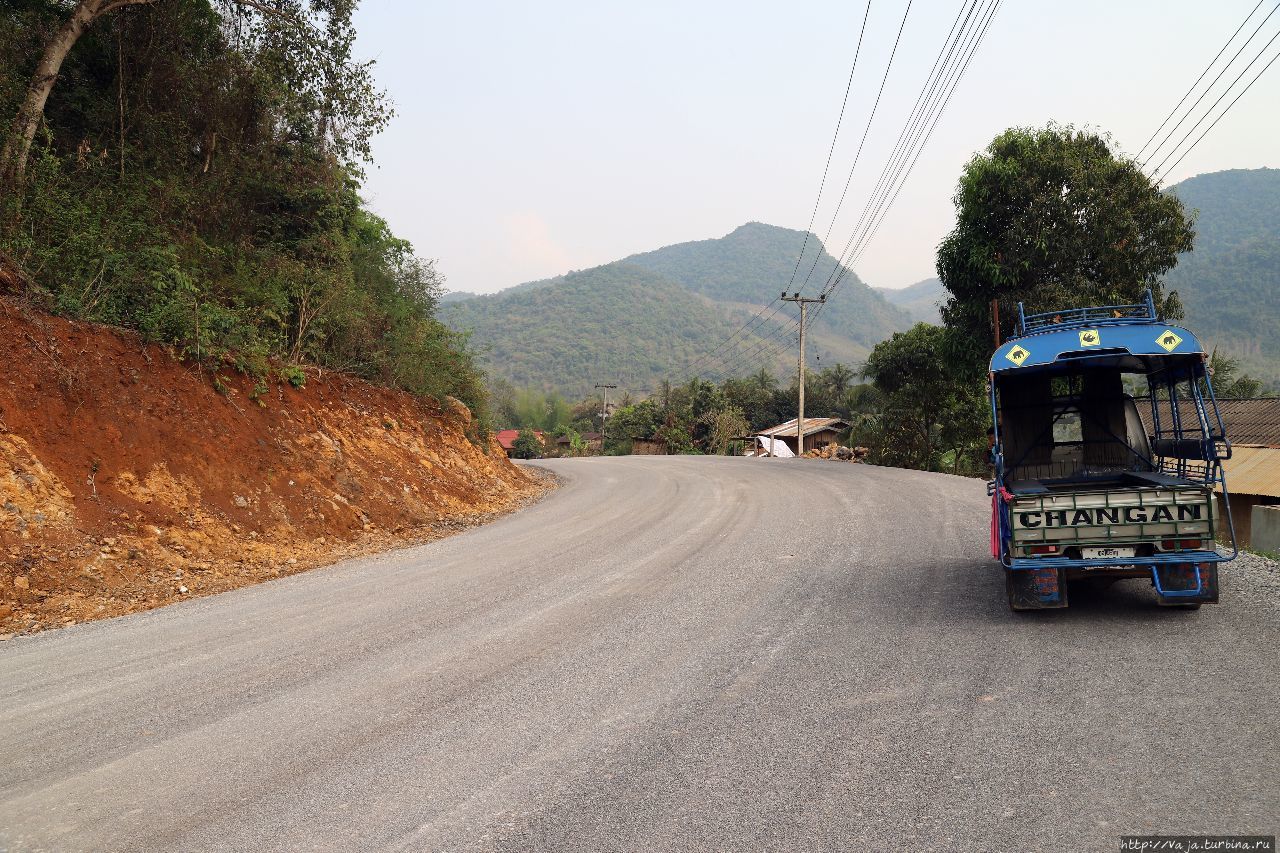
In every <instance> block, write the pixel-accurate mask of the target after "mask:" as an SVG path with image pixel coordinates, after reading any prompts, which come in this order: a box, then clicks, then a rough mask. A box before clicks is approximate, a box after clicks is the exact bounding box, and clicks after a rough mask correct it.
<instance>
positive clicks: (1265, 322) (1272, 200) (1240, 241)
mask: <svg viewBox="0 0 1280 853" xmlns="http://www.w3.org/2000/svg"><path fill="white" fill-rule="evenodd" d="M1170 191H1171V192H1173V193H1175V194H1177V196H1178V198H1180V199H1181V200H1182V203H1183V204H1184V205H1186V207H1187V208H1188V210H1194V211H1196V212H1197V214H1198V215H1197V219H1196V242H1195V249H1194V250H1193V251H1192V252H1189V253H1188V254H1186V255H1183V256H1182V258H1181V259H1180V260H1179V262H1178V266H1177V267H1176V268H1174V270H1173V271H1172V272H1171V273H1170V274H1169V275H1168V277H1167V279H1166V281H1167V283H1168V286H1169V287H1170V288H1173V289H1176V290H1177V291H1178V295H1179V296H1180V297H1181V298H1182V301H1183V303H1184V304H1185V305H1186V309H1187V325H1188V326H1189V327H1190V328H1191V329H1192V330H1193V331H1195V332H1196V333H1197V334H1199V335H1200V336H1201V337H1202V338H1203V339H1204V340H1205V341H1206V342H1207V343H1209V344H1211V345H1217V346H1218V347H1219V348H1221V349H1222V350H1223V351H1224V352H1226V353H1227V354H1229V355H1231V356H1235V357H1239V358H1240V359H1241V361H1242V363H1243V365H1244V367H1245V369H1246V370H1247V371H1248V372H1250V373H1252V374H1254V375H1255V376H1257V377H1259V378H1261V379H1265V380H1267V381H1269V382H1271V383H1273V384H1280V169H1248V170H1246V169H1233V170H1230V171H1226V172H1215V173H1212V174H1208V175H1197V176H1196V177H1194V178H1188V179H1187V180H1185V181H1183V182H1182V183H1180V184H1177V185H1176V186H1174V187H1171V188H1170Z"/></svg>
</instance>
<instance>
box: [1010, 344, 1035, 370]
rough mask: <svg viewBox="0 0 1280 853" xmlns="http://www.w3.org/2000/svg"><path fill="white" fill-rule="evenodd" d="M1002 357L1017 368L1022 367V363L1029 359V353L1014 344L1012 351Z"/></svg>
mask: <svg viewBox="0 0 1280 853" xmlns="http://www.w3.org/2000/svg"><path fill="white" fill-rule="evenodd" d="M1004 357H1005V358H1007V359H1009V360H1010V361H1012V362H1013V363H1014V364H1016V365H1018V367H1022V362H1024V361H1026V360H1027V359H1029V358H1031V353H1030V352H1028V351H1027V350H1025V349H1023V348H1022V347H1020V346H1018V345H1017V344H1014V345H1013V349H1011V350H1009V351H1008V352H1007V353H1005V354H1004Z"/></svg>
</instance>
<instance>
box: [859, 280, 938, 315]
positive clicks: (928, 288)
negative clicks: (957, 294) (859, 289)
mask: <svg viewBox="0 0 1280 853" xmlns="http://www.w3.org/2000/svg"><path fill="white" fill-rule="evenodd" d="M876 292H877V293H879V294H880V295H881V296H883V297H884V298H885V299H886V300H888V301H889V302H890V304H893V305H897V306H898V307H899V308H902V309H904V310H906V311H908V312H909V313H910V314H911V318H912V319H913V320H915V321H917V322H920V323H934V324H937V323H940V322H941V321H942V316H941V314H940V312H939V311H938V303H939V302H941V301H942V300H943V299H945V298H946V296H947V291H946V288H944V287H943V286H942V282H941V281H939V280H938V279H937V278H936V277H934V278H926V279H925V280H924V281H918V282H916V283H915V284H913V285H911V286H910V287H904V288H902V289H900V290H892V289H890V288H888V287H877V288H876Z"/></svg>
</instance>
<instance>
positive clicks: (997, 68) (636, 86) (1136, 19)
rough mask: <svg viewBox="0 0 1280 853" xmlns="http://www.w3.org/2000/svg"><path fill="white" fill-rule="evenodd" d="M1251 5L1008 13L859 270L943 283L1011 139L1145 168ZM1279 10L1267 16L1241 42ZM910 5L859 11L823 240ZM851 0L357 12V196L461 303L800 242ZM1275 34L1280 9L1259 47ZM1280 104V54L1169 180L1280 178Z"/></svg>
mask: <svg viewBox="0 0 1280 853" xmlns="http://www.w3.org/2000/svg"><path fill="white" fill-rule="evenodd" d="M1256 3H1257V0H1216V2H1212V3H1205V2H1203V0H1110V2H1104V0H1073V2H1069V3H1063V2H1049V0H1005V2H1004V3H1003V5H1002V6H1001V7H1000V10H999V12H998V13H997V15H996V18H995V21H994V23H993V24H992V26H991V29H990V31H989V32H988V34H987V38H986V41H985V42H984V43H983V46H982V48H981V49H980V50H979V52H978V54H977V56H976V58H975V59H974V61H973V64H972V66H971V67H970V69H969V72H968V74H967V76H966V77H965V78H964V80H963V81H962V83H961V84H960V88H959V90H958V91H957V92H956V95H955V97H954V98H953V99H952V101H951V105H950V107H949V108H948V110H947V113H946V115H945V116H944V117H943V118H942V121H941V123H940V124H939V125H938V129H937V131H936V132H935V134H934V136H933V139H932V141H931V142H930V144H929V147H928V148H927V149H926V151H925V153H924V154H923V155H922V156H921V158H920V161H919V163H918V164H917V166H916V169H915V171H914V172H913V173H912V175H911V178H910V180H909V181H908V183H907V185H906V187H905V188H904V189H903V191H902V193H901V195H900V196H899V197H898V200H897V202H896V204H895V206H894V207H893V209H892V211H891V212H890V213H889V216H888V218H887V219H886V220H885V223H884V226H883V227H882V228H881V230H880V232H879V234H878V236H877V237H876V239H875V242H874V243H873V244H872V245H871V246H870V247H869V248H868V250H867V251H866V253H865V255H864V256H863V258H862V260H861V262H860V263H859V264H858V266H857V269H856V271H857V273H858V274H859V275H860V276H861V277H862V278H863V279H864V280H865V281H867V282H868V283H869V284H872V285H875V286H883V287H902V286H906V285H908V284H912V283H914V282H915V281H918V280H920V279H922V278H926V277H928V276H931V275H933V274H934V272H933V267H934V249H935V247H936V246H937V244H938V241H939V240H940V239H941V238H942V237H943V235H944V234H945V233H946V232H947V231H948V230H949V229H950V227H951V225H952V204H951V195H952V192H953V189H954V186H955V182H956V178H957V176H958V175H959V173H960V170H961V168H962V167H963V165H964V163H965V161H966V160H967V159H968V158H969V157H970V156H972V154H973V153H974V152H975V151H978V150H980V149H981V148H983V147H984V146H985V145H986V144H987V143H988V142H990V140H991V139H992V137H993V136H994V135H995V134H997V133H999V132H1000V131H1001V130H1003V129H1004V128H1006V127H1009V126H1012V125H1043V124H1044V123H1045V122H1047V121H1049V120H1055V121H1058V122H1062V123H1075V124H1078V125H1090V126H1094V127H1096V128H1099V129H1101V130H1105V131H1108V132H1110V133H1111V134H1112V135H1113V136H1114V138H1115V139H1116V141H1117V142H1118V143H1119V144H1120V145H1121V147H1122V148H1124V149H1125V150H1126V151H1130V152H1133V153H1136V151H1137V149H1138V148H1140V147H1141V146H1142V144H1143V143H1144V142H1145V141H1146V140H1147V138H1148V137H1149V136H1150V135H1151V134H1152V132H1154V131H1155V129H1156V127H1157V126H1158V125H1159V124H1160V122H1161V121H1162V120H1163V118H1164V117H1165V115H1166V114H1167V113H1168V112H1169V110H1171V109H1172V108H1173V106H1174V104H1176V103H1177V101H1178V99H1179V98H1180V97H1181V96H1182V94H1183V93H1184V92H1185V91H1186V90H1187V88H1188V87H1189V86H1190V85H1191V83H1192V81H1194V80H1195V78H1196V77H1197V76H1198V75H1199V73H1200V71H1201V70H1202V69H1203V68H1204V66H1205V65H1206V64H1207V63H1208V62H1209V60H1210V59H1212V58H1213V56H1214V54H1216V53H1217V52H1218V50H1219V49H1220V48H1221V47H1222V44H1223V43H1224V42H1225V41H1226V39H1227V37H1228V36H1230V35H1231V33H1232V32H1233V31H1234V30H1235V29H1236V27H1237V26H1239V24H1240V22H1241V21H1242V20H1244V18H1245V16H1246V14H1248V12H1249V11H1250V10H1251V9H1252V8H1254V6H1255V5H1256ZM1275 3H1276V0H1266V2H1265V3H1264V4H1263V8H1262V9H1261V10H1260V11H1259V13H1258V14H1257V15H1256V16H1255V17H1254V19H1253V22H1252V23H1251V24H1250V25H1249V26H1248V27H1247V28H1246V30H1245V33H1243V34H1242V35H1241V37H1240V38H1239V39H1238V40H1237V41H1240V40H1242V39H1243V37H1244V35H1246V34H1247V33H1248V32H1250V31H1251V30H1252V29H1253V27H1254V26H1255V25H1256V24H1257V23H1258V22H1260V21H1261V20H1262V18H1263V16H1264V15H1265V14H1266V12H1267V11H1269V10H1270V8H1271V7H1273V6H1274V5H1275ZM959 7H960V0H915V2H914V5H913V6H912V8H911V12H910V14H909V16H908V18H907V23H906V27H905V30H904V31H903V35H902V41H901V45H900V47H899V49H898V54H897V57H896V59H895V60H894V64H893V68H892V70H891V71H890V74H889V78H888V83H887V84H886V87H885V91H884V97H883V100H882V102H881V105H880V108H879V112H878V113H877V115H876V118H875V121H874V123H873V124H872V125H871V130H870V134H869V136H868V138H867V142H866V148H865V150H864V151H863V154H862V159H861V162H860V163H859V165H858V167H857V169H856V170H855V171H854V176H853V183H852V185H851V187H850V191H849V197H848V200H847V201H846V202H845V207H844V210H843V212H842V213H841V216H840V218H839V219H838V220H837V221H836V223H835V226H834V229H833V230H832V236H831V239H830V240H829V241H828V248H830V249H831V250H832V251H833V253H834V252H837V251H838V250H839V248H840V247H842V246H843V245H844V243H845V241H846V240H847V239H848V236H849V234H850V233H851V231H852V229H853V225H854V222H855V221H856V219H857V217H858V214H859V213H860V212H861V210H862V205H863V203H864V201H865V198H866V194H867V193H868V192H869V190H870V188H871V186H872V185H873V184H874V181H875V179H876V177H877V176H878V175H879V172H880V169H881V167H882V165H883V164H884V162H885V160H886V159H887V157H888V154H889V151H890V150H891V147H892V145H893V142H894V141H895V140H896V139H897V136H898V133H899V132H900V130H901V129H902V125H903V122H904V121H905V119H906V117H907V115H908V113H909V111H910V109H911V106H912V104H913V103H914V102H915V98H916V95H917V93H918V92H919V90H920V86H921V84H922V83H923V82H924V80H925V78H926V76H927V74H928V72H929V69H930V67H931V65H932V64H933V60H934V58H935V56H936V55H937V52H938V50H939V48H940V47H941V45H942V43H943V40H944V38H945V36H946V34H947V31H948V29H949V28H950V26H951V23H952V21H953V20H954V17H955V14H956V11H957V10H958V9H959ZM905 8H906V0H872V5H871V12H870V18H869V22H868V24H867V38H866V41H865V42H864V45H863V51H862V58H861V59H860V61H859V66H858V71H857V74H856V76H855V78H854V81H853V91H852V93H851V95H850V98H849V106H848V111H847V113H846V118H845V123H844V128H843V130H842V131H841V135H840V144H839V146H838V147H837V150H836V156H835V159H834V161H833V164H832V170H831V171H832V176H831V178H829V183H828V189H827V192H826V193H825V194H824V198H823V205H822V209H821V210H820V211H819V215H818V219H817V222H816V223H815V225H814V230H815V232H816V233H818V234H819V236H821V235H822V234H824V233H825V232H826V230H827V228H828V226H829V225H830V223H831V217H832V212H833V208H834V203H835V201H836V198H837V197H838V195H839V188H840V186H841V185H842V184H843V183H844V180H845V177H846V176H847V175H848V173H849V169H850V166H851V164H852V161H853V154H854V151H855V149H856V148H857V144H858V141H859V138H860V136H861V134H862V131H863V128H864V127H865V126H866V122H867V117H868V114H869V112H870V109H871V104H872V101H873V99H874V96H875V91H876V88H877V87H878V86H879V83H880V78H881V75H882V74H883V73H884V67H885V63H886V61H887V59H888V56H889V50H890V48H891V46H892V42H893V36H894V33H895V31H896V30H897V27H898V23H899V21H900V20H901V16H902V13H903V10H904V9H905ZM865 9H866V6H865V3H864V2H863V0H847V1H846V2H839V3H838V2H790V3H778V2H768V3H765V2H745V0H735V1H734V2H728V1H727V0H724V1H723V2H722V0H685V2H662V0H650V2H647V3H625V4H624V3H618V2H609V0H594V2H556V0H551V2H545V3H536V4H535V3H525V2H519V3H516V2H507V3H501V2H499V3H462V2H412V0H365V3H364V6H363V8H362V10H361V11H360V13H359V19H358V26H359V31H360V43H359V52H360V53H361V54H362V55H363V56H364V57H367V58H372V59H376V60H377V68H376V75H377V78H378V80H379V82H380V83H381V85H382V86H384V87H385V88H386V89H387V90H388V91H389V93H390V95H391V97H392V98H393V99H394V101H395V103H396V108H397V111H398V115H397V117H396V118H395V119H394V120H393V121H392V123H391V125H390V127H389V128H388V129H387V130H386V131H385V132H384V133H383V135H382V136H381V137H380V138H379V139H378V141H377V142H376V144H375V146H374V154H375V162H376V166H375V167H373V168H371V169H370V172H369V179H368V182H367V185H366V189H365V194H366V197H367V198H368V199H369V201H370V202H371V204H372V206H373V208H374V209H375V210H376V211H377V212H379V213H380V214H382V215H383V216H385V217H386V218H387V219H388V220H389V221H390V223H391V225H392V227H393V229H394V230H395V231H396V232H397V233H399V234H401V235H402V236H405V237H407V238H409V239H410V240H412V241H413V243H414V245H415V247H416V248H417V250H418V253H419V254H421V255H424V256H426V257H432V258H436V259H438V261H439V267H440V270H441V271H442V272H443V273H444V274H445V275H446V276H447V278H448V285H449V287H450V289H453V290H472V291H480V292H490V291H494V290H499V289H501V288H504V287H509V286H510V285H513V284H518V283H520V282H522V281H528V280H531V279H537V278H545V277H548V276H552V275H557V274H559V273H562V272H566V271H568V270H570V269H583V268H586V267H591V266H595V265H598V264H602V263H607V262H609V261H612V260H615V259H617V258H620V257H623V256H625V255H628V254H632V253H634V252H639V251H644V250H648V249H653V248H657V247H659V246H664V245H668V244H671V243H678V242H683V241H686V240H698V239H705V238H709V237H719V236H722V235H724V234H727V233H728V232H729V231H731V230H733V229H734V228H735V227H737V226H738V225H741V224H742V223H744V222H749V221H760V222H767V223H771V224H774V225H782V226H786V227H791V228H804V227H805V226H806V225H807V224H808V221H809V216H810V213H811V211H812V208H813V204H814V199H815V197H816V194H817V190H818V182H819V179H820V177H821V174H822V166H823V162H824V160H825V158H826V154H827V149H828V146H829V145H830V142H831V135H832V130H833V128H834V125H835V121H836V115H837V112H838V110H839V107H840V99H841V96H842V95H843V92H844V87H845V83H846V82H847V79H848V74H849V66H850V63H851V62H852V59H853V53H854V47H855V44H856V41H857V35H858V28H859V26H860V24H861V21H862V16H863V13H864V11H865ZM1278 29H1280V13H1277V14H1276V15H1275V16H1273V17H1272V19H1271V20H1270V21H1269V22H1268V24H1267V25H1266V26H1265V27H1264V29H1263V31H1262V34H1261V36H1262V37H1263V38H1268V37H1270V35H1271V34H1273V33H1274V32H1276V31H1277V30H1278ZM1262 43H1263V41H1262V40H1261V39H1259V40H1258V41H1256V42H1255V43H1254V45H1253V46H1252V47H1251V48H1250V50H1248V51H1246V53H1245V58H1246V59H1248V58H1252V55H1253V53H1254V52H1256V51H1257V49H1258V48H1260V47H1261V45H1262ZM1274 51H1275V46H1273V48H1272V50H1271V51H1268V53H1267V56H1266V57H1264V58H1263V59H1262V60H1260V61H1259V62H1258V64H1257V65H1255V66H1254V69H1253V70H1252V71H1250V72H1249V73H1248V74H1247V75H1246V76H1245V78H1244V80H1242V82H1241V85H1243V83H1245V82H1247V81H1248V80H1249V79H1251V78H1252V76H1253V73H1254V72H1256V71H1257V70H1258V69H1260V68H1261V67H1262V66H1263V64H1265V62H1266V60H1267V58H1269V57H1270V56H1271V55H1272V54H1273V53H1274ZM1231 53H1234V47H1233V48H1232V50H1230V51H1229V52H1228V56H1229V55H1230V54H1231ZM1225 58H1226V57H1224V60H1222V61H1225ZM1220 62H1221V61H1220ZM1240 67H1243V62H1241V63H1240ZM1214 73H1216V69H1215V72H1214ZM1235 73H1236V72H1234V71H1233V72H1231V73H1230V74H1229V75H1228V76H1227V77H1226V78H1224V80H1223V81H1222V82H1221V83H1220V84H1219V85H1220V86H1225V84H1226V83H1227V82H1228V81H1229V80H1230V79H1231V78H1233V77H1234V76H1235ZM1212 76H1213V75H1212V74H1211V75H1210V77H1212ZM1216 97H1217V93H1216V91H1215V92H1214V94H1212V95H1211V96H1210V97H1209V98H1208V99H1206V100H1205V102H1204V103H1203V104H1202V107H1204V106H1207V105H1208V104H1209V103H1211V102H1212V101H1213V99H1214V98H1216ZM1229 101H1230V97H1228V98H1227V99H1226V100H1225V101H1223V106H1225V105H1226V103H1228V102H1229ZM1278 107H1280V63H1277V65H1276V66H1273V67H1272V68H1271V70H1270V71H1269V72H1268V73H1267V74H1266V75H1265V76H1263V78H1262V79H1261V80H1259V82H1258V83H1257V85H1255V86H1254V87H1253V89H1251V90H1250V91H1249V93H1248V94H1247V95H1245V96H1244V98H1243V99H1242V100H1241V101H1240V102H1239V103H1238V104H1237V105H1236V107H1235V108H1234V109H1233V110H1232V111H1231V112H1230V113H1229V114H1228V116H1227V117H1226V118H1225V119H1224V120H1223V121H1222V122H1221V123H1220V124H1219V125H1218V126H1217V127H1216V128H1215V129H1214V131H1213V132H1212V133H1211V134H1210V135H1209V136H1208V137H1207V138H1206V139H1205V140H1204V142H1202V143H1201V144H1200V146H1199V147H1198V148H1197V149H1196V150H1195V151H1194V152H1192V154H1191V155H1190V156H1189V157H1187V159H1186V160H1184V161H1183V163H1182V164H1181V166H1179V167H1178V169H1177V170H1176V171H1175V172H1173V173H1172V174H1171V175H1170V176H1169V182H1176V181H1178V180H1181V179H1182V178H1185V177H1187V176H1190V175H1194V174H1199V173H1201V172H1209V171H1217V170H1220V169H1228V168H1257V167H1260V166H1271V167H1276V166H1280V109H1278ZM1186 127H1189V123H1188V125H1186V126H1184V129H1183V130H1182V131H1179V132H1178V136H1181V134H1182V133H1183V132H1184V131H1185V129H1186ZM1194 138H1195V137H1194V136H1193V137H1192V139H1194Z"/></svg>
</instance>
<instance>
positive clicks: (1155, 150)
mask: <svg viewBox="0 0 1280 853" xmlns="http://www.w3.org/2000/svg"><path fill="white" fill-rule="evenodd" d="M1277 11H1280V3H1277V4H1276V6H1275V8H1273V9H1272V10H1271V11H1270V12H1268V13H1267V16H1266V17H1265V18H1263V19H1262V23H1260V24H1258V26H1257V27H1256V28H1255V29H1254V31H1253V32H1252V33H1250V34H1249V37H1248V38H1247V39H1245V40H1244V44H1242V45H1240V49H1239V50H1237V51H1236V52H1235V55H1234V56H1232V57H1231V59H1230V60H1229V61H1228V62H1227V64H1226V65H1224V66H1222V70H1221V71H1219V72H1218V76H1216V77H1214V78H1213V82H1211V83H1210V84H1209V85H1208V86H1207V87H1205V90H1204V91H1203V92H1201V93H1200V97H1198V98H1196V102H1195V103H1194V104H1192V105H1191V106H1190V108H1188V109H1187V111H1186V112H1185V113H1183V115H1182V118H1180V119H1178V123H1177V124H1175V125H1174V126H1173V127H1172V129H1170V130H1169V132H1168V133H1167V134H1165V137H1164V139H1163V140H1162V141H1161V142H1160V144H1159V145H1157V146H1156V147H1155V148H1153V149H1151V153H1150V154H1148V155H1147V158H1146V159H1145V160H1143V161H1142V168H1144V169H1145V168H1147V164H1148V163H1150V162H1151V161H1152V160H1154V159H1155V158H1156V155H1157V154H1159V153H1160V149H1161V148H1163V147H1164V146H1165V144H1166V143H1167V142H1168V141H1169V140H1170V139H1172V138H1173V135H1174V134H1175V133H1177V132H1178V128H1180V127H1182V123H1183V122H1184V121H1186V120H1187V119H1188V118H1190V117H1191V114H1192V113H1193V112H1195V111H1196V107H1198V106H1200V102H1201V101H1203V100H1204V99H1205V97H1206V96H1207V95H1208V94H1209V93H1210V92H1212V91H1213V87H1214V86H1216V85H1218V81H1219V80H1221V79H1222V76H1223V75H1224V74H1226V73H1227V71H1228V70H1230V68H1231V66H1232V65H1234V64H1235V61H1236V60H1237V59H1239V58H1240V54H1242V53H1244V51H1245V48H1247V47H1248V46H1249V44H1250V43H1251V42H1252V41H1253V40H1254V38H1255V37H1256V36H1257V35H1258V33H1259V31H1261V30H1262V28H1263V27H1264V26H1266V23H1267V21H1269V20H1271V16H1272V15H1274V14H1275V13H1276V12H1277ZM1252 14H1253V13H1252V12H1251V13H1250V15H1252ZM1245 20H1246V21H1247V20H1248V19H1247V18H1246V19H1245ZM1232 38H1235V36H1232ZM1272 41H1275V38H1274V37H1272ZM1270 44H1271V42H1267V46H1268V47H1269V46H1270ZM1266 49H1267V48H1266V47H1263V50H1264V51H1265V50H1266ZM1259 56H1261V53H1259ZM1253 61H1254V62H1256V61H1257V57H1254V60H1253ZM1249 64H1250V65H1252V64H1253V62H1250V63H1249ZM1248 70H1249V69H1248V67H1246V68H1245V71H1248ZM1240 74H1241V76H1243V74H1244V72H1243V71H1242V72H1240ZM1239 79H1240V76H1237V77H1236V80H1239ZM1236 80H1233V81H1232V83H1231V86H1234V85H1235V84H1236ZM1231 86H1228V87H1227V91H1228V92H1229V91H1231ZM1225 95H1226V93H1225V92H1224V93H1223V95H1221V96H1219V97H1218V101H1221V100H1222V98H1223V97H1224V96H1225ZM1218 101H1215V102H1214V106H1216V105H1217V103H1218ZM1209 109H1210V110H1212V109H1213V107H1209ZM1203 120H1204V119H1203V117H1201V121H1203ZM1193 128H1194V125H1193ZM1183 139H1184V140H1185V139H1186V137H1185V136H1184V137H1183ZM1178 144H1179V145H1181V144H1182V143H1181V142H1179V143H1178ZM1174 150H1177V146H1174ZM1171 155H1172V152H1170V153H1169V154H1166V155H1165V160H1167V159H1168V158H1169V157H1170V156H1171ZM1162 165H1163V161H1162ZM1156 171H1159V168H1158V167H1157V169H1156Z"/></svg>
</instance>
